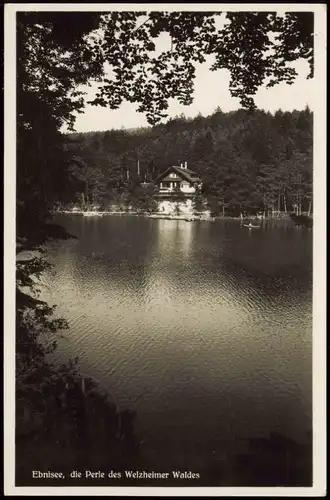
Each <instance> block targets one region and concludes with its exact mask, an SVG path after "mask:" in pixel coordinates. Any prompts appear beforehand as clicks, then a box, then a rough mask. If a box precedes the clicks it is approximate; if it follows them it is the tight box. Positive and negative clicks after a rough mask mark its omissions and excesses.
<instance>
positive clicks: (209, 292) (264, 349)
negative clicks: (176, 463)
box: [43, 217, 312, 460]
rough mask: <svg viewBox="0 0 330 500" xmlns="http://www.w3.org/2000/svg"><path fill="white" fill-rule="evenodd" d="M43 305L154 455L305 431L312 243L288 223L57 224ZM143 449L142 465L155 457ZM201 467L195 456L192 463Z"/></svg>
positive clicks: (69, 348)
mask: <svg viewBox="0 0 330 500" xmlns="http://www.w3.org/2000/svg"><path fill="white" fill-rule="evenodd" d="M60 221H61V223H63V224H64V225H65V226H66V227H67V229H68V230H69V231H70V232H71V233H72V234H75V235H76V236H78V239H77V240H69V241H65V242H59V243H56V244H55V245H53V246H52V247H51V248H50V250H49V254H50V260H51V262H53V263H54V264H55V270H56V274H55V277H54V276H52V277H50V276H47V275H46V276H45V278H44V285H45V287H44V290H43V298H44V299H45V300H47V301H49V302H50V303H55V304H57V305H58V310H57V313H58V315H62V316H64V317H65V318H66V319H68V320H69V323H70V329H69V331H67V332H65V335H66V337H67V338H66V339H65V340H63V341H60V343H59V348H58V351H57V356H58V357H59V358H60V359H66V358H67V357H68V356H69V357H74V356H79V361H80V366H81V369H82V371H83V373H85V374H86V375H88V376H93V377H94V378H95V379H96V380H97V381H98V382H99V384H100V386H101V387H102V388H104V389H105V390H107V391H110V392H111V394H112V395H113V396H114V397H115V398H116V400H117V401H118V402H119V404H120V406H122V407H123V408H124V407H130V408H134V409H136V410H137V412H138V430H139V432H140V433H141V435H142V436H143V439H145V440H146V441H147V442H149V443H152V446H154V449H155V450H156V451H157V453H159V449H161V450H162V453H163V452H164V453H166V449H172V450H173V455H174V456H176V457H177V460H180V455H181V456H183V455H186V456H187V455H189V454H190V453H194V456H195V457H196V454H198V453H199V452H200V456H201V457H202V456H203V454H205V453H208V452H210V450H211V449H213V448H214V447H216V446H225V444H224V443H225V442H229V443H231V442H233V441H237V440H239V439H241V438H246V437H254V436H259V435H261V434H267V433H268V432H269V431H270V430H279V431H280V432H282V433H285V434H287V435H289V436H292V437H294V438H295V439H298V440H299V439H302V437H303V436H304V434H305V432H306V430H308V429H309V428H310V427H311V415H312V414H311V412H312V409H311V400H312V396H311V385H312V366H311V357H312V355H311V349H312V234H311V232H310V231H308V230H296V229H295V228H292V227H290V226H288V225H280V226H272V225H271V224H268V225H266V227H265V228H264V229H263V230H260V231H249V230H247V229H246V230H244V228H241V227H240V224H239V223H236V222H233V221H222V222H221V221H216V222H207V221H199V222H193V223H187V222H185V221H171V220H154V219H142V218H136V217H104V218H95V219H87V218H82V217H64V218H61V219H60ZM156 451H155V453H156ZM201 460H202V458H201Z"/></svg>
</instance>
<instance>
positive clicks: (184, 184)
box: [155, 162, 202, 198]
mask: <svg viewBox="0 0 330 500" xmlns="http://www.w3.org/2000/svg"><path fill="white" fill-rule="evenodd" d="M155 184H156V186H158V195H159V196H165V197H166V196H171V195H172V194H174V193H178V192H180V193H182V194H183V195H186V197H187V198H190V197H192V196H194V195H195V194H196V193H197V192H198V191H199V190H200V189H201V187H202V181H201V179H200V177H198V175H197V174H196V173H195V172H193V171H192V170H190V169H188V167H187V162H185V163H184V164H183V163H181V165H180V167H178V166H172V167H169V168H168V169H166V170H165V172H163V173H162V174H160V175H159V176H158V177H157V179H156V180H155Z"/></svg>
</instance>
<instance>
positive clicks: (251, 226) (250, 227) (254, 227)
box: [243, 224, 261, 229]
mask: <svg viewBox="0 0 330 500" xmlns="http://www.w3.org/2000/svg"><path fill="white" fill-rule="evenodd" d="M243 226H244V227H248V228H249V229H260V228H261V226H260V225H259V226H253V225H252V224H243Z"/></svg>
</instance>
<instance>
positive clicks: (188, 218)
mask: <svg viewBox="0 0 330 500" xmlns="http://www.w3.org/2000/svg"><path fill="white" fill-rule="evenodd" d="M53 215H76V216H82V217H104V216H136V217H145V218H148V219H167V220H185V221H189V222H191V221H195V220H203V221H215V220H235V221H243V220H245V221H247V220H259V221H260V222H263V221H291V220H292V219H291V217H290V215H289V214H283V215H281V216H267V217H257V216H254V215H250V216H244V217H240V216H238V217H234V216H229V215H220V216H214V217H212V216H208V215H205V213H196V214H178V215H172V214H159V213H155V212H151V213H145V212H137V211H80V210H79V211H78V210H57V211H56V212H53ZM308 217H309V218H310V219H313V216H312V215H310V216H308Z"/></svg>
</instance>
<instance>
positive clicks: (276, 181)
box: [67, 108, 313, 215]
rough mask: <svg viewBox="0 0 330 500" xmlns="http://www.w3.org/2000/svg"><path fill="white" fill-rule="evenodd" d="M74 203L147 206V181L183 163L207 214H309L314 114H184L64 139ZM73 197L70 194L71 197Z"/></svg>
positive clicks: (151, 191) (262, 112)
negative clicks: (195, 179)
mask: <svg viewBox="0 0 330 500" xmlns="http://www.w3.org/2000/svg"><path fill="white" fill-rule="evenodd" d="M67 148H68V151H70V153H72V158H73V161H72V164H71V168H70V172H71V187H72V190H73V191H74V193H75V202H81V201H83V202H85V203H86V204H87V203H90V204H100V205H101V206H102V207H103V208H105V207H106V206H107V205H109V204H110V203H111V202H113V201H117V202H118V201H119V202H120V203H123V204H124V205H125V203H126V205H128V204H129V203H130V204H131V205H133V206H134V207H143V206H145V207H146V206H149V205H150V203H152V195H153V187H152V186H149V187H148V188H143V187H141V185H140V184H141V182H142V183H143V182H145V181H148V182H151V181H153V180H154V179H155V178H156V177H157V176H158V175H159V174H160V173H161V172H162V171H163V170H165V169H166V168H167V167H169V166H170V165H175V164H178V162H180V161H182V162H183V161H187V162H188V167H189V168H191V169H192V170H194V171H196V172H197V173H198V174H199V175H200V176H201V178H202V179H203V183H204V185H203V193H202V194H203V195H204V196H205V197H206V198H207V201H208V204H209V207H210V209H211V210H212V212H214V213H216V214H225V215H226V214H233V213H237V212H240V211H247V212H249V213H253V212H255V211H258V210H262V211H263V210H265V211H273V212H274V211H282V212H289V211H295V212H296V213H301V212H304V211H305V212H310V211H311V207H312V180H313V167H312V162H313V115H312V113H311V111H310V110H309V108H306V109H305V110H303V111H293V112H282V111H281V110H279V111H277V112H276V113H275V114H274V115H272V114H271V113H266V112H264V111H260V110H257V111H245V110H238V111H233V112H229V113H223V112H222V111H221V110H220V109H218V110H217V111H216V112H215V113H214V114H213V115H211V116H208V117H205V118H204V117H202V116H197V117H196V118H194V119H187V118H185V117H184V116H180V117H176V118H174V119H171V120H170V121H168V122H167V123H166V124H162V125H157V126H154V127H152V128H147V129H136V130H131V131H126V130H123V129H122V130H110V131H106V132H88V133H81V134H70V135H69V136H68V146H67ZM73 191H72V192H73Z"/></svg>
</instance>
